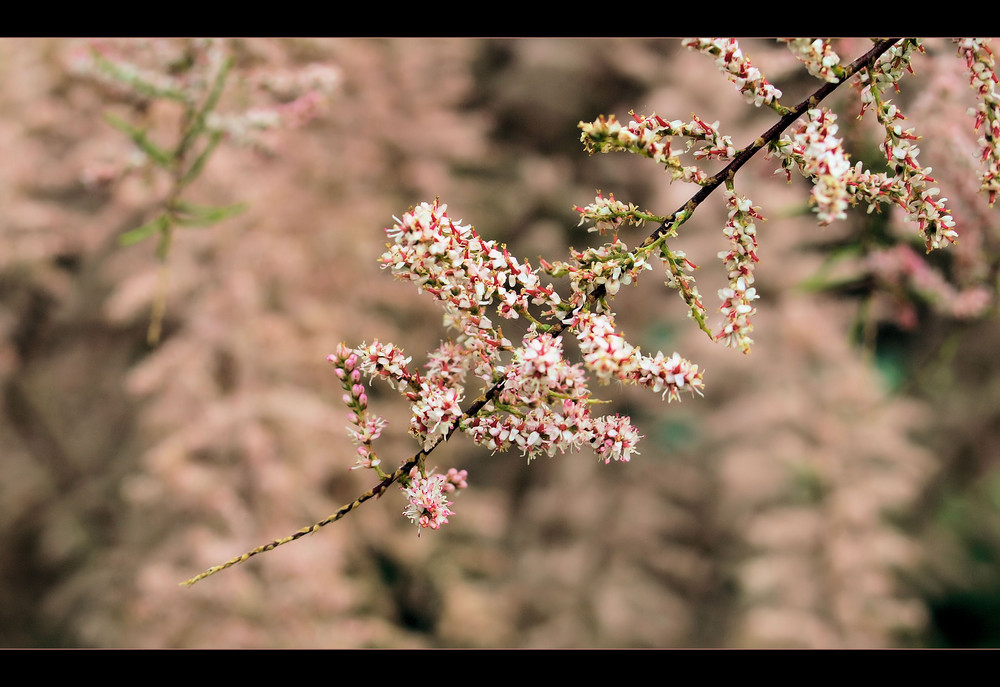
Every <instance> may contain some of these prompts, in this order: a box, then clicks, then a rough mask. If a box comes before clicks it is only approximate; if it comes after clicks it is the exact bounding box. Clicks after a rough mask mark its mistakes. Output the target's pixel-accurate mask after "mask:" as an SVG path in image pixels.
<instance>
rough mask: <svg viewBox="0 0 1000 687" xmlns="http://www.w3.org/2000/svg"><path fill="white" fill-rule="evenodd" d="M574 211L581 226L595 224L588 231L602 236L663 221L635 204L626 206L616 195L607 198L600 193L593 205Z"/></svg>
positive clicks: (577, 206) (609, 195)
mask: <svg viewBox="0 0 1000 687" xmlns="http://www.w3.org/2000/svg"><path fill="white" fill-rule="evenodd" d="M573 209H574V210H576V211H577V212H579V213H580V225H582V224H584V223H585V222H593V223H594V224H593V226H591V227H588V228H587V231H590V232H593V231H596V232H600V234H601V235H602V236H603V235H604V234H605V233H607V232H609V231H610V232H611V233H617V232H618V230H619V229H621V227H622V226H623V225H626V224H634V225H636V226H639V227H641V226H642V225H643V224H644V223H645V222H647V221H653V222H662V221H663V218H662V217H657V216H655V215H649V214H647V213H644V212H642V211H641V210H639V208H637V207H636V206H635V205H634V204H633V203H628V204H626V203H623V202H622V201H620V200H617V199H616V198H615V194H614V193H610V194H608V197H607V198H605V197H604V196H603V195H602V194H601V192H600V191H598V192H597V197H596V198H595V199H594V202H593V203H591V204H590V205H587V206H586V207H580V206H579V205H576V206H574V207H573Z"/></svg>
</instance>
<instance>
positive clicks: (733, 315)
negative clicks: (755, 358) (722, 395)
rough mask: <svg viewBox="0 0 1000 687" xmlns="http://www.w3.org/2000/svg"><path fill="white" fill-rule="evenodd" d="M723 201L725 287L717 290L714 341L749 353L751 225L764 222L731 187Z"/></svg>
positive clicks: (752, 296) (753, 252)
mask: <svg viewBox="0 0 1000 687" xmlns="http://www.w3.org/2000/svg"><path fill="white" fill-rule="evenodd" d="M725 198H726V205H728V206H729V219H728V221H727V222H726V226H725V228H724V229H723V230H722V231H723V233H724V234H725V235H726V236H727V237H728V238H729V244H730V247H729V250H728V251H720V252H719V257H720V258H721V259H722V261H723V263H724V264H725V266H726V272H727V273H728V277H729V286H728V287H726V288H724V289H720V290H719V298H720V299H722V307H721V312H722V314H723V316H724V317H725V318H726V322H725V324H724V325H723V328H722V330H721V331H719V332H718V333H717V334H716V335H715V338H716V339H717V340H719V341H724V342H725V343H726V345H727V346H731V347H734V348H739V349H740V350H742V351H743V352H744V353H749V352H750V345H751V344H752V343H753V339H751V338H750V336H749V334H750V332H751V331H752V330H753V326H752V325H751V324H750V316H751V315H752V314H753V313H754V312H755V310H754V308H753V306H752V305H750V303H751V302H752V301H754V300H756V299H757V298H758V296H757V290H756V289H755V288H753V287H752V286H750V285H751V284H753V281H754V274H753V271H754V265H755V264H756V263H757V262H759V261H760V259H759V258H758V257H757V225H756V222H755V221H756V220H763V219H764V218H763V217H761V215H760V208H758V207H756V206H754V205H753V204H751V202H750V200H749V199H748V198H745V197H741V196H737V195H736V192H735V191H734V190H733V188H732V186H731V185H730V186H728V187H727V188H726V191H725Z"/></svg>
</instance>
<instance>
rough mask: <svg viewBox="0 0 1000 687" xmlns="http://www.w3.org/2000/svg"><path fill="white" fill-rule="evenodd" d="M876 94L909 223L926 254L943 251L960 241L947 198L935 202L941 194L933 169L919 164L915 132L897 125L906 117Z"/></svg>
mask: <svg viewBox="0 0 1000 687" xmlns="http://www.w3.org/2000/svg"><path fill="white" fill-rule="evenodd" d="M873 92H874V93H876V103H877V109H876V114H877V116H878V120H879V122H880V123H881V124H882V125H883V126H884V127H885V132H886V137H885V140H884V141H883V143H882V149H883V151H884V152H885V155H886V160H887V161H888V163H889V167H890V168H891V169H892V170H893V171H894V172H895V173H896V174H895V176H896V178H897V179H898V180H899V184H900V186H901V188H902V189H903V190H904V191H905V194H906V196H905V207H906V210H907V219H909V220H910V221H911V222H915V223H916V224H917V226H918V228H919V231H920V234H921V236H923V237H924V241H925V243H926V245H927V250H928V251H930V250H933V249H935V248H940V247H941V246H942V245H944V242H945V241H947V242H948V243H954V242H955V239H956V238H957V237H958V232H956V231H955V228H954V227H955V220H954V219H952V216H951V213H950V212H949V211H948V209H947V208H946V207H945V205H944V203H945V201H946V200H948V199H947V198H940V199H937V198H935V196H936V195H938V194H939V193H940V192H941V191H940V189H938V188H937V187H934V186H931V184H933V183H935V180H934V178H933V177H932V176H930V173H931V168H930V167H921V166H920V164H919V162H918V161H917V155H918V154H919V153H920V149H919V148H917V147H916V145H915V143H916V141H918V140H919V136H917V135H916V134H915V133H914V132H913V129H905V130H904V129H903V128H902V127H901V126H900V125H899V124H897V123H896V122H897V121H901V120H904V119H905V117H904V116H903V113H902V112H900V111H899V109H898V108H897V107H896V106H895V105H893V104H892V103H891V101H888V100H886V101H882V100H881V99H880V98H878V90H877V89H874V90H873Z"/></svg>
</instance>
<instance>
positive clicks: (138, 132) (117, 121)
mask: <svg viewBox="0 0 1000 687" xmlns="http://www.w3.org/2000/svg"><path fill="white" fill-rule="evenodd" d="M104 121H106V122H107V123H108V124H110V125H111V126H113V127H114V128H116V129H118V130H119V131H121V132H122V133H124V134H125V135H127V136H128V137H129V138H131V139H132V142H133V143H135V144H136V145H137V146H139V149H140V150H141V151H142V152H144V153H146V155H148V156H149V157H150V159H152V160H153V161H154V162H156V164H158V165H160V166H161V167H163V168H165V169H170V166H171V164H172V163H173V159H174V158H173V156H172V155H171V154H170V153H168V152H167V151H165V150H163V149H162V148H160V147H159V146H157V145H156V144H155V143H153V142H152V141H150V140H149V138H148V137H147V136H146V132H145V131H143V130H142V129H139V128H136V127H134V126H132V125H131V124H129V123H128V122H126V121H125V120H124V119H122V118H121V117H117V116H115V115H113V114H111V113H110V112H105V113H104Z"/></svg>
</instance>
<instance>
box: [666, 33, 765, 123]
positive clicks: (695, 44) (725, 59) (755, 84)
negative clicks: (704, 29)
mask: <svg viewBox="0 0 1000 687" xmlns="http://www.w3.org/2000/svg"><path fill="white" fill-rule="evenodd" d="M683 45H684V46H685V47H687V48H689V49H691V50H696V51H698V52H702V53H705V54H706V55H709V56H711V57H713V58H715V64H716V65H717V66H718V67H719V69H720V70H721V71H722V73H723V74H725V75H726V77H728V78H729V80H730V81H732V82H733V83H734V84H735V85H736V87H737V88H738V89H740V93H742V94H743V96H744V97H745V98H746V101H747V102H748V103H753V104H754V105H755V106H757V107H760V106H761V105H769V106H772V107H776V106H778V105H779V103H778V99H779V98H781V91H780V90H778V89H777V88H775V87H774V86H772V85H771V84H770V83H768V82H767V79H765V78H764V75H763V74H761V73H760V70H759V69H757V68H756V67H754V66H753V65H752V64H750V59H749V58H748V57H746V56H745V55H744V54H743V51H742V50H740V45H739V43H738V42H737V41H736V39H735V38H685V39H684V41H683Z"/></svg>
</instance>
